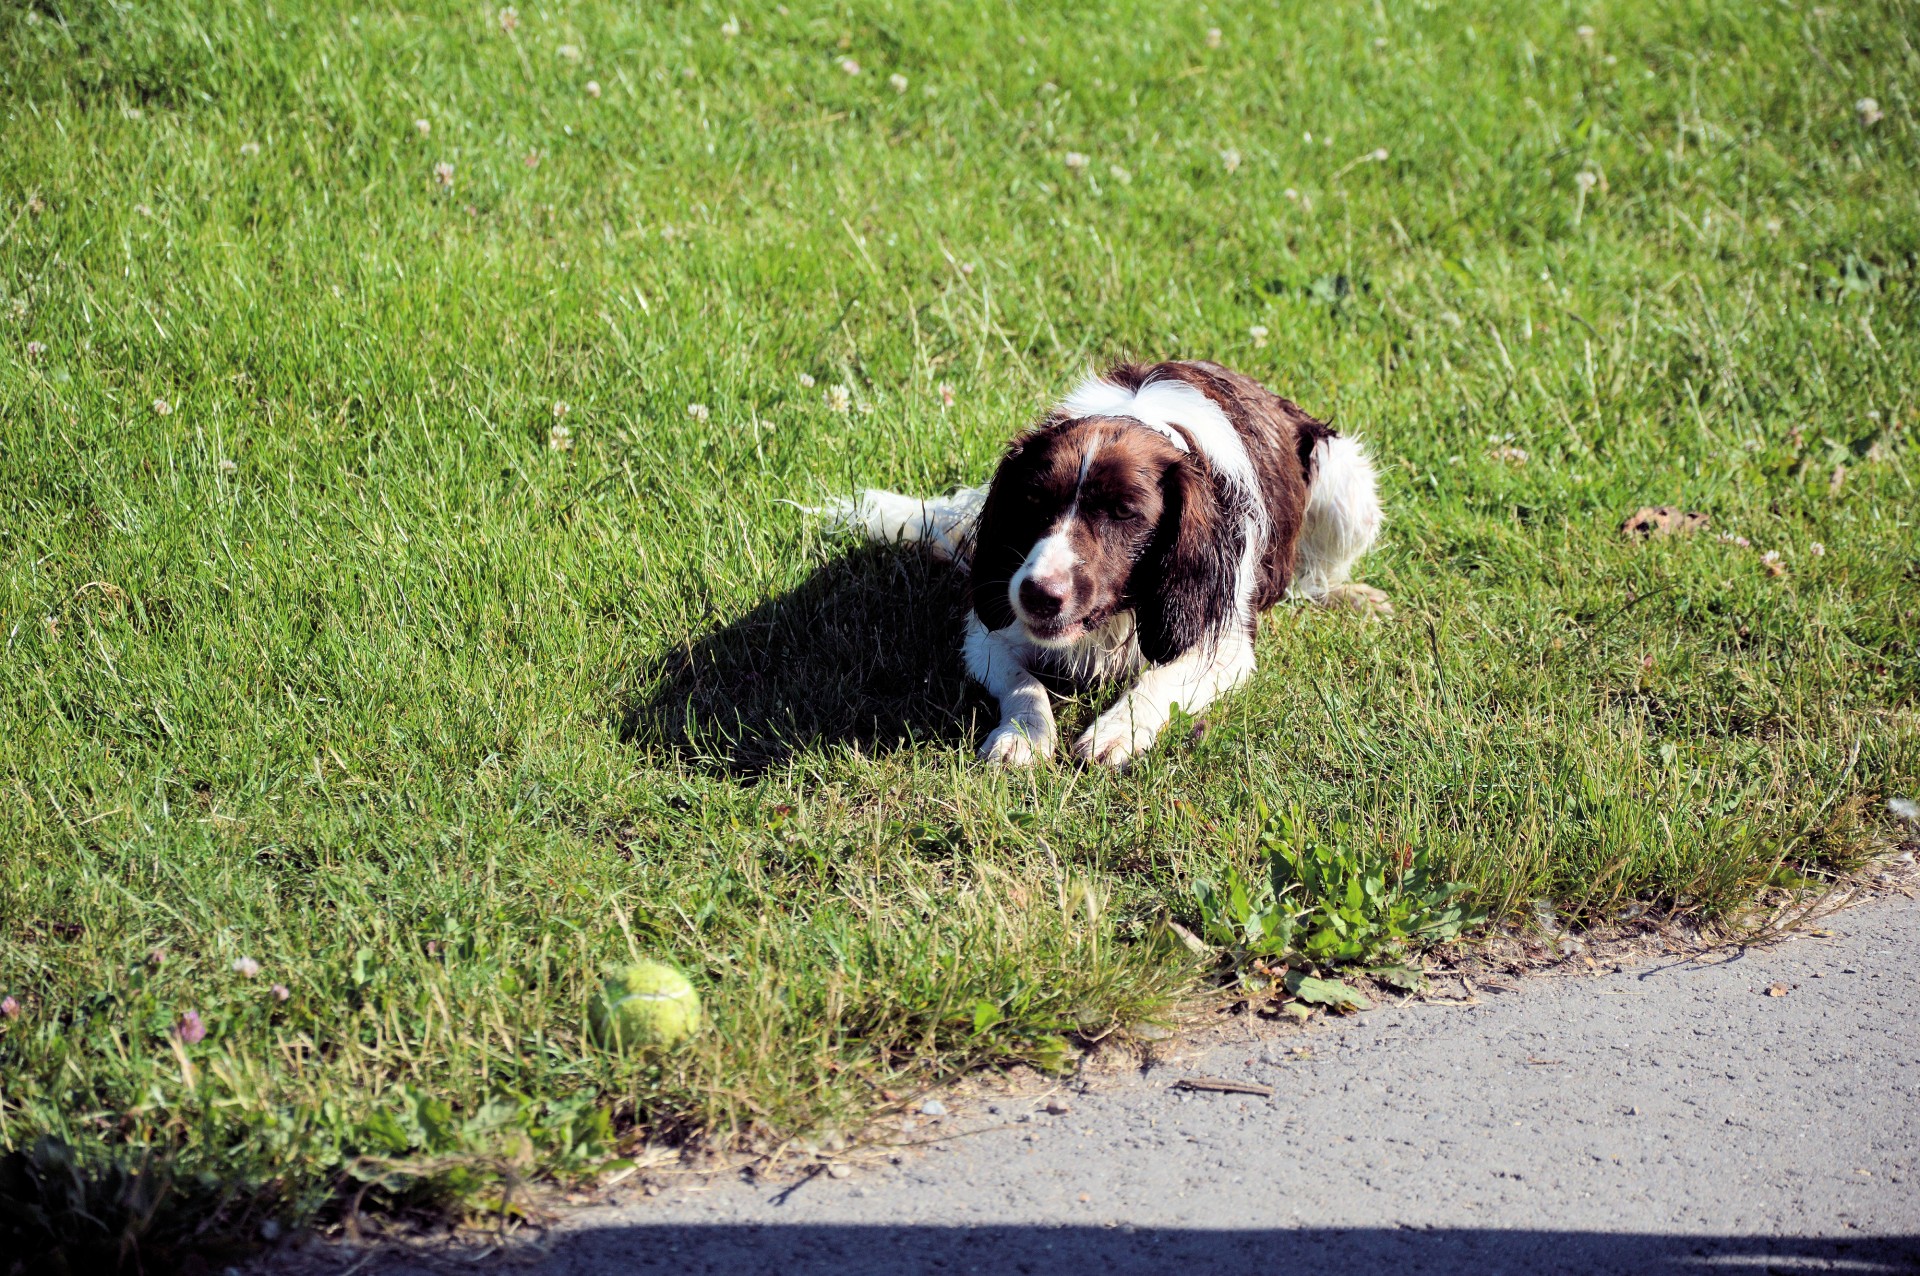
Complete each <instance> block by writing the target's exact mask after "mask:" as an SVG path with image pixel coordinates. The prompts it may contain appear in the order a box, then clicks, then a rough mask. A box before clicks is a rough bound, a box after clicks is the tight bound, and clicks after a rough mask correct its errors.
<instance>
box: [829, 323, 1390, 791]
mask: <svg viewBox="0 0 1920 1276" xmlns="http://www.w3.org/2000/svg"><path fill="white" fill-rule="evenodd" d="M826 512H828V513H830V514H831V515H832V516H833V517H834V520H835V522H836V524H837V525H839V526H843V527H852V528H854V529H856V530H859V531H862V532H864V533H865V534H866V535H867V537H868V538H869V539H871V540H873V541H876V542H883V543H901V542H918V543H922V544H925V545H926V546H928V548H929V549H930V550H931V551H932V552H933V553H934V554H935V555H936V556H937V557H940V558H943V559H947V560H950V561H952V562H954V563H956V564H958V565H960V566H962V567H964V568H965V569H966V570H967V571H968V573H969V575H968V582H967V604H968V608H969V614H968V616H967V619H966V636H965V638H964V640H963V642H962V652H963V654H964V657H965V661H966V667H967V672H968V673H969V674H970V675H971V676H972V677H973V678H974V679H975V680H976V681H978V682H979V683H980V684H981V685H982V686H983V687H985V688H986V690H987V691H988V692H989V693H990V694H991V695H992V696H993V697H994V698H995V699H996V700H997V701H998V702H999V706H1000V724H999V725H998V726H997V727H996V728H994V730H993V731H992V732H991V733H990V734H989V735H988V736H987V739H986V742H985V743H984V744H983V745H982V746H981V748H980V756H981V757H982V758H985V759H986V760H988V761H989V762H995V763H1001V764H1004V765H1008V766H1030V765H1032V764H1034V763H1035V762H1039V761H1042V760H1046V759H1049V758H1051V757H1052V756H1053V754H1054V752H1055V750H1056V747H1057V731H1056V729H1055V726H1054V718H1053V708H1052V705H1051V703H1050V702H1049V700H1048V695H1047V690H1046V687H1045V686H1044V685H1043V684H1042V682H1041V680H1040V677H1039V676H1038V675H1039V674H1041V673H1048V674H1052V675H1055V676H1058V677H1062V678H1064V679H1066V680H1067V681H1068V682H1070V683H1072V684H1075V685H1081V686H1085V685H1093V684H1097V683H1102V682H1108V681H1114V680H1119V679H1131V680H1132V685H1131V686H1129V687H1128V689H1127V691H1126V692H1125V693H1124V694H1123V695H1122V696H1121V697H1120V698H1119V700H1118V701H1116V702H1115V703H1114V704H1113V706H1112V707H1111V708H1109V709H1107V710H1106V711H1105V712H1103V713H1101V714H1100V715H1099V716H1098V717H1097V718H1096V719H1095V720H1094V723H1093V725H1092V726H1091V727H1089V728H1088V729H1087V730H1086V731H1085V732H1084V733H1083V734H1082V735H1081V736H1080V737H1079V738H1078V739H1077V740H1075V741H1074V743H1073V753H1074V755H1075V756H1076V757H1078V758H1080V759H1082V760H1084V761H1087V762H1092V763H1098V764H1103V765H1107V766H1112V767H1125V766H1126V765H1128V764H1129V763H1130V762H1132V761H1133V760H1134V759H1136V758H1138V757H1139V756H1140V755H1142V754H1144V753H1145V752H1147V751H1148V750H1149V749H1151V748H1152V747H1153V744H1154V741H1155V740H1156V739H1158V738H1159V735H1160V732H1161V730H1162V729H1163V728H1164V727H1165V726H1166V725H1167V723H1168V721H1169V720H1170V718H1171V716H1172V712H1173V709H1174V707H1175V706H1176V705H1177V706H1179V707H1180V708H1181V709H1182V710H1184V711H1185V712H1186V713H1188V714H1194V715H1197V714H1199V713H1201V712H1202V711H1203V710H1205V709H1206V708H1207V706H1208V705H1210V704H1212V703H1213V701H1214V700H1215V699H1216V698H1218V697H1219V696H1221V695H1223V694H1224V693H1226V692H1228V691H1231V690H1233V689H1234V688H1235V687H1238V686H1240V685H1241V684H1242V683H1244V682H1245V681H1246V680H1247V679H1248V678H1249V677H1251V676H1252V674H1253V671H1254V651H1253V638H1254V629H1255V626H1256V624H1257V623H1258V617H1259V614H1260V613H1261V612H1262V611H1263V610H1265V609H1266V608H1269V607H1271V606H1273V605H1274V604H1276V603H1278V602H1280V601H1281V600H1282V599H1284V598H1286V597H1287V596H1289V594H1293V595H1298V596H1303V597H1305V598H1307V599H1309V600H1311V601H1313V602H1316V603H1319V604H1322V605H1325V606H1346V607H1351V608H1355V609H1357V610H1360V611H1363V612H1368V613H1373V614H1391V607H1390V606H1389V604H1388V602H1387V598H1386V595H1385V594H1383V593H1381V592H1380V591H1379V590H1377V589H1373V588H1371V587H1369V586H1366V585H1362V584H1358V583H1355V582H1354V581H1352V580H1351V579H1350V575H1351V572H1352V569H1353V565H1354V563H1355V562H1356V561H1357V560H1358V559H1359V558H1360V556H1361V555H1363V554H1364V553H1366V552H1367V550H1368V548H1369V547H1370V546H1371V545H1372V544H1373V542H1374V539H1375V537H1376V536H1377V535H1378V534H1379V530H1380V518H1381V513H1380V500H1379V496H1378V493H1377V491H1376V486H1375V482H1374V473H1373V465H1372V463H1371V461H1369V460H1368V458H1367V453H1366V451H1365V449H1364V448H1362V447H1361V445H1360V443H1359V442H1358V441H1357V440H1356V439H1353V438H1351V437H1349V436H1346V435H1342V434H1339V433H1337V432H1335V431H1334V430H1333V429H1332V428H1331V427H1329V426H1328V425H1327V424H1326V423H1325V422H1323V421H1319V420H1316V419H1315V418H1314V417H1312V416H1309V415H1308V414H1307V413H1306V412H1304V411H1302V410H1301V409H1300V408H1299V407H1298V406H1296V405H1295V404H1293V403H1291V402H1289V401H1288V400H1286V399H1283V398H1280V397H1279V396H1278V395H1276V394H1274V393H1272V392H1271V391H1270V390H1268V389H1267V388H1266V387H1265V386H1263V385H1261V384H1260V383H1259V382H1257V381H1255V380H1254V379H1252V378H1251V377H1248V376H1244V375H1242V374H1240V373H1238V372H1234V371H1231V370H1230V369H1227V368H1224V367H1221V366H1220V365H1219V364H1216V363H1205V362H1186V361H1181V362H1170V363H1156V364H1152V365H1150V366H1143V365H1140V364H1135V363H1120V364H1116V365H1114V366H1113V367H1111V368H1109V369H1108V370H1107V371H1106V372H1104V373H1099V374H1096V375H1092V376H1089V377H1088V378H1087V379H1086V380H1085V381H1083V382H1082V383H1081V384H1080V385H1079V387H1078V388H1077V389H1075V390H1074V391H1073V393H1071V394H1070V395H1068V396H1067V398H1066V399H1065V400H1064V401H1063V402H1062V403H1061V404H1060V405H1059V406H1058V407H1056V408H1054V409H1053V410H1052V411H1051V412H1049V413H1048V414H1047V415H1046V416H1045V417H1044V418H1042V419H1041V421H1040V422H1039V424H1037V425H1035V426H1034V427H1033V428H1032V429H1030V430H1028V431H1027V432H1026V433H1025V434H1023V435H1021V436H1020V437H1019V438H1017V439H1015V440H1014V441H1013V443H1012V445H1011V446H1010V447H1009V448H1008V449H1007V451H1006V454H1005V455H1004V456H1003V457H1002V458H1001V460H1000V464H999V467H998V469H997V470H996V471H995V472H994V476H993V480H992V482H991V483H990V484H989V485H988V486H986V487H985V488H963V489H961V490H959V491H957V492H954V493H953V494H951V495H949V496H946V497H941V498H936V499H934V500H926V501H922V500H918V499H916V498H913V497H909V496H902V495H900V494H899V493H896V492H884V491H877V490H872V489H869V490H867V491H863V492H861V493H860V494H858V495H857V496H854V497H849V498H846V499H843V500H841V501H839V502H837V503H835V504H834V505H833V506H831V507H829V509H828V510H827V511H826Z"/></svg>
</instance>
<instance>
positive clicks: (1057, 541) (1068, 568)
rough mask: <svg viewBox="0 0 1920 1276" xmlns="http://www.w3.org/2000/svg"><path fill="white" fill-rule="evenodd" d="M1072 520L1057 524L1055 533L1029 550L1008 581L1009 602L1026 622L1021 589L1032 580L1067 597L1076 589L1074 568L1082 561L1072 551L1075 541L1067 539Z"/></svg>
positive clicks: (1041, 586)
mask: <svg viewBox="0 0 1920 1276" xmlns="http://www.w3.org/2000/svg"><path fill="white" fill-rule="evenodd" d="M1072 520H1073V515H1072V514H1071V513H1069V514H1068V515H1067V517H1065V518H1063V519H1061V520H1060V521H1059V522H1058V523H1056V524H1054V528H1053V530H1052V531H1050V532H1048V533H1047V534H1046V535H1045V536H1042V537H1041V538H1040V539H1039V540H1037V541H1035V542H1034V543H1033V548H1032V549H1030V550H1028V551H1027V559H1026V561H1025V562H1023V563H1021V564H1020V570H1019V571H1017V572H1015V573H1014V574H1013V579H1012V580H1010V581H1008V582H1007V601H1008V602H1010V603H1012V604H1013V614H1014V615H1016V616H1019V617H1020V618H1021V619H1022V620H1025V619H1026V615H1027V609H1026V608H1025V607H1022V606H1021V605H1020V586H1021V585H1023V584H1025V583H1026V582H1027V581H1029V580H1031V581H1033V582H1034V583H1035V584H1037V585H1039V586H1040V588H1042V589H1043V590H1045V591H1046V592H1048V593H1050V594H1054V595H1056V596H1058V597H1061V598H1065V597H1066V596H1067V594H1068V593H1069V592H1070V591H1071V590H1072V588H1073V569H1074V567H1075V566H1077V565H1078V564H1079V561H1080V560H1079V559H1078V558H1077V557H1075V555H1074V552H1073V542H1072V540H1070V539H1069V538H1068V536H1067V530H1066V529H1067V524H1068V523H1070V522H1071V521H1072Z"/></svg>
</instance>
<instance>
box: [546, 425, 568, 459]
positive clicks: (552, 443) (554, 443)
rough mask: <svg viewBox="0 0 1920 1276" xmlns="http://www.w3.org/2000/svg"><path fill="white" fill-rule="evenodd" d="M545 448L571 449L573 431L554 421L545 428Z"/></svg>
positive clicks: (553, 449) (554, 449)
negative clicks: (549, 426) (550, 425)
mask: <svg viewBox="0 0 1920 1276" xmlns="http://www.w3.org/2000/svg"><path fill="white" fill-rule="evenodd" d="M547 450H548V451H549V452H570V451H572V450H573V431H572V430H569V429H568V428H567V427H566V426H564V425H561V424H560V423H559V422H557V421H556V422H555V423H554V424H553V426H552V427H551V428H549V429H548V430H547Z"/></svg>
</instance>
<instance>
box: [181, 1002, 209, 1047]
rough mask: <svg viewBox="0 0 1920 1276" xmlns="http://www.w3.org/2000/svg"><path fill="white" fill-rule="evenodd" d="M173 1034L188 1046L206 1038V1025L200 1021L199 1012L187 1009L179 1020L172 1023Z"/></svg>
mask: <svg viewBox="0 0 1920 1276" xmlns="http://www.w3.org/2000/svg"><path fill="white" fill-rule="evenodd" d="M173 1035H174V1036H176V1037H178V1038H180V1040H182V1041H184V1042H185V1043H186V1044H188V1045H190V1046H191V1045H197V1044H198V1043H200V1042H202V1041H204V1040H206V1037H207V1025H205V1024H204V1023H201V1022H200V1012H199V1011H198V1010H189V1011H187V1012H186V1013H185V1014H183V1015H181V1016H180V1019H179V1022H177V1023H175V1024H174V1025H173Z"/></svg>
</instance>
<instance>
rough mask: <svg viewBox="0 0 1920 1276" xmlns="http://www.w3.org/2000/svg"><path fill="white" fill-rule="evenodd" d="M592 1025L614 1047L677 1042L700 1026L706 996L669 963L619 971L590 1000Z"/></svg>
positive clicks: (599, 1037) (646, 963) (603, 1043)
mask: <svg viewBox="0 0 1920 1276" xmlns="http://www.w3.org/2000/svg"><path fill="white" fill-rule="evenodd" d="M587 1026H588V1028H590V1029H591V1030H592V1032H593V1039H594V1041H595V1042H596V1043H598V1044H599V1045H601V1046H604V1047H605V1048H607V1049H609V1050H621V1049H628V1048H632V1047H636V1046H671V1045H674V1044H676V1043H677V1042H680V1041H684V1040H685V1039H686V1038H687V1037H689V1036H691V1035H692V1034H693V1033H694V1032H695V1031H696V1030H698V1029H699V1027H700V994H699V993H697V992H695V991H694V990H693V985H692V984H690V983H688V982H687V977H686V976H685V975H683V974H681V973H680V972H679V971H677V970H675V969H674V968H673V967H672V966H669V965H667V964H666V963H665V962H659V961H643V962H641V963H639V964H638V965H634V966H628V967H626V968H625V969H623V970H616V971H614V972H613V973H612V974H610V975H608V976H607V979H606V982H605V983H603V984H601V985H600V990H599V991H598V992H596V993H594V995H593V1000H592V1001H590V1002H588V1003H587Z"/></svg>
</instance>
